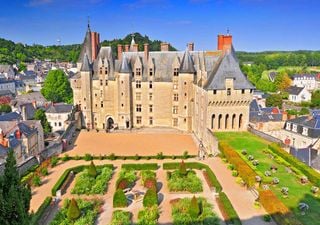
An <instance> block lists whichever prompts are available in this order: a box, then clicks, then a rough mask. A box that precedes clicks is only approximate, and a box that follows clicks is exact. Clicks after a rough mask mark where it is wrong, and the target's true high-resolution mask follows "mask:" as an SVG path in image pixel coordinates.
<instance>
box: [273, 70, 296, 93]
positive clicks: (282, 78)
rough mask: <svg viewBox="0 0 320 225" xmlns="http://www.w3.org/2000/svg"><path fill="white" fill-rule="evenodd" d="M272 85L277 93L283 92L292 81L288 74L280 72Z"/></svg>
mask: <svg viewBox="0 0 320 225" xmlns="http://www.w3.org/2000/svg"><path fill="white" fill-rule="evenodd" d="M274 83H275V85H276V87H277V89H278V90H279V91H284V90H286V89H287V88H288V87H290V86H291V83H292V81H291V79H290V77H289V76H288V74H287V73H286V72H285V71H282V72H280V73H279V74H278V75H277V76H276V78H275V81H274Z"/></svg>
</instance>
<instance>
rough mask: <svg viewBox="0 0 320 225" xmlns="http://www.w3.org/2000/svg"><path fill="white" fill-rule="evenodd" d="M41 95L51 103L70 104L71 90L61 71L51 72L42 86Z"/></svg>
mask: <svg viewBox="0 0 320 225" xmlns="http://www.w3.org/2000/svg"><path fill="white" fill-rule="evenodd" d="M41 94H43V96H44V97H45V98H46V99H47V100H49V101H52V102H65V103H72V89H71V86H70V82H69V80H68V78H67V76H66V75H65V74H64V72H63V71H62V70H51V71H50V72H49V73H48V75H47V77H46V79H45V81H44V84H43V88H42V89H41Z"/></svg>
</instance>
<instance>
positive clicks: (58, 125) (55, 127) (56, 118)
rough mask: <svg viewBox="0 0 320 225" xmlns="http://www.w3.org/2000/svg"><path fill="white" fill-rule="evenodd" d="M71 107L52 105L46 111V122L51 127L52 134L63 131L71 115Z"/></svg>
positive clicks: (67, 105) (58, 104)
mask: <svg viewBox="0 0 320 225" xmlns="http://www.w3.org/2000/svg"><path fill="white" fill-rule="evenodd" d="M72 111H73V105H69V104H64V103H57V104H52V105H51V106H50V107H49V108H48V109H47V111H46V116H47V120H48V122H49V123H50V125H51V127H52V132H55V131H64V130H65V129H66V127H67V124H66V123H65V122H66V121H67V120H69V118H70V117H71V115H72Z"/></svg>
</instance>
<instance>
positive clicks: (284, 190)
mask: <svg viewBox="0 0 320 225" xmlns="http://www.w3.org/2000/svg"><path fill="white" fill-rule="evenodd" d="M281 193H282V194H284V195H288V193H289V188H288V187H282V188H281Z"/></svg>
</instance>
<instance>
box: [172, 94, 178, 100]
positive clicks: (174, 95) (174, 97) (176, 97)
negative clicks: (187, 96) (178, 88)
mask: <svg viewBox="0 0 320 225" xmlns="http://www.w3.org/2000/svg"><path fill="white" fill-rule="evenodd" d="M173 101H175V102H177V101H179V95H178V94H173Z"/></svg>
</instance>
